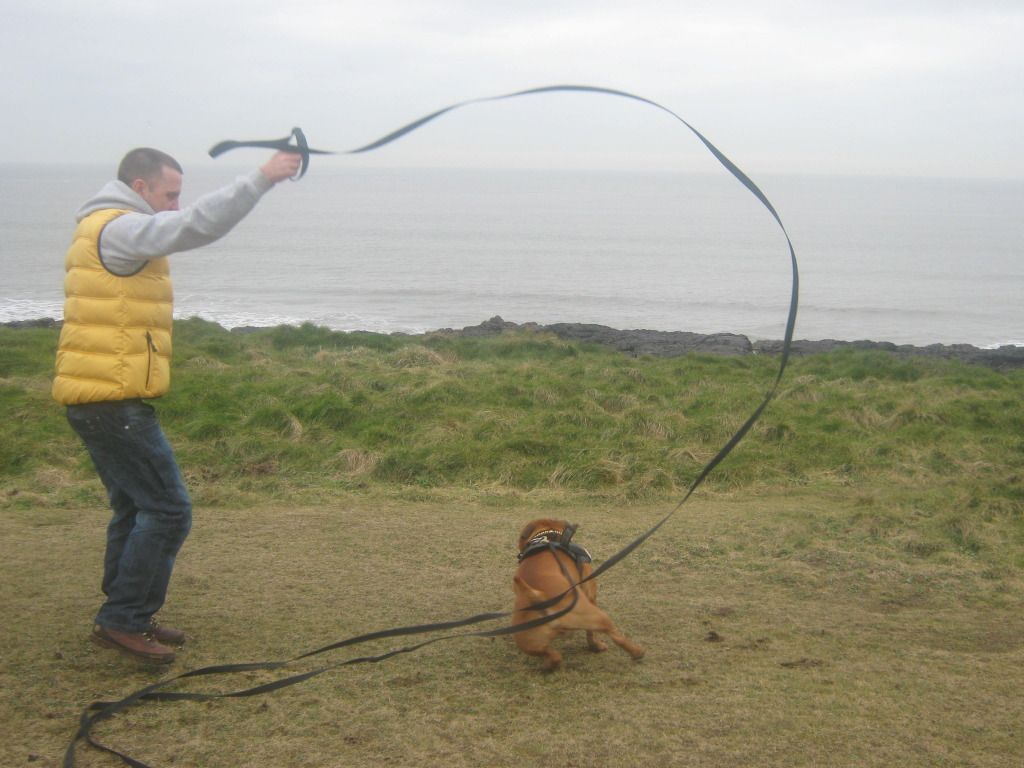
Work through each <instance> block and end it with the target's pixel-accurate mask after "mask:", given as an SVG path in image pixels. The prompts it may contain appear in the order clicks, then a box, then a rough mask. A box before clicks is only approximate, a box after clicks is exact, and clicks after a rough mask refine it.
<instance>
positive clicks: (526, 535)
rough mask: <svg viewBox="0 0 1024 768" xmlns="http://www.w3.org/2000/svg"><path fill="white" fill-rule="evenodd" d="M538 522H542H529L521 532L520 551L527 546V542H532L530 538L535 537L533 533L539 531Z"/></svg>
mask: <svg viewBox="0 0 1024 768" xmlns="http://www.w3.org/2000/svg"><path fill="white" fill-rule="evenodd" d="M538 522H540V521H538V520H531V521H530V522H528V523H527V524H526V526H525V527H524V528H523V530H522V531H520V532H519V548H520V549H522V548H523V547H524V546H525V545H526V542H528V541H529V540H530V537H531V536H532V535H533V532H534V531H535V530H537V523H538Z"/></svg>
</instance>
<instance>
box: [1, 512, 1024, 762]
mask: <svg viewBox="0 0 1024 768" xmlns="http://www.w3.org/2000/svg"><path fill="white" fill-rule="evenodd" d="M883 503H884V502H882V501H873V502H872V505H871V506H870V509H871V510H877V507H878V505H879V504H883ZM858 505H859V502H858V501H857V500H856V499H853V498H850V499H844V498H836V499H823V498H820V497H815V496H813V495H810V494H808V495H807V496H805V497H802V498H794V497H792V496H790V497H786V498H783V497H766V498H756V499H754V498H749V497H747V498H744V499H743V500H731V499H729V498H728V497H705V498H702V497H700V496H698V497H695V498H694V499H692V500H691V501H690V503H688V504H687V505H686V506H684V507H683V508H682V509H681V510H680V511H679V512H678V513H677V515H676V516H675V517H674V518H673V519H672V521H670V523H668V524H667V525H666V526H665V527H664V528H663V529H662V530H661V531H660V532H659V533H658V534H657V535H656V536H654V537H653V538H652V539H651V540H650V541H649V542H648V543H647V544H645V545H644V546H643V547H642V548H641V549H639V550H638V551H637V552H636V553H634V555H632V556H631V557H630V558H628V559H626V560H625V561H624V562H622V563H621V564H620V565H619V566H617V567H616V568H614V569H612V570H611V571H609V572H608V573H607V574H606V575H605V576H604V577H602V582H601V584H602V586H601V594H600V598H601V602H602V604H603V605H604V606H605V607H606V608H607V610H608V611H609V613H610V614H611V615H612V616H613V617H614V619H615V621H616V622H617V623H618V624H619V625H620V627H622V629H623V630H624V631H625V632H626V633H627V634H629V635H630V636H631V637H633V638H634V639H636V640H637V641H638V642H640V643H642V644H644V645H645V646H646V648H647V651H648V654H647V657H646V658H645V659H644V660H643V661H642V662H639V663H636V662H633V661H631V660H630V659H629V658H628V657H627V656H626V655H625V654H623V653H621V652H619V651H618V650H617V649H612V650H610V651H608V652H607V653H605V654H600V655H592V654H590V653H588V652H587V651H586V650H585V643H584V642H583V638H582V637H570V638H566V639H564V640H563V641H562V643H561V647H562V649H563V651H565V652H566V663H565V667H564V669H563V670H562V671H560V672H558V673H555V674H552V675H546V674H544V673H542V672H541V671H540V670H539V665H538V663H537V661H536V660H535V659H531V658H528V657H526V656H523V655H522V654H520V653H519V652H518V651H517V650H516V648H515V647H514V645H513V644H512V642H511V641H510V640H508V639H496V640H483V639H461V640H454V641H450V642H445V643H441V644H438V645H434V646H431V647H429V648H426V649H424V650H422V651H419V652H417V653H415V654H410V655H407V656H400V657H398V658H395V659H393V660H390V661H387V662H384V663H381V664H377V665H361V666H354V667H347V668H343V669H338V670H335V671H332V672H329V673H327V674H326V675H323V676H321V677H318V678H316V679H314V680H311V681H308V682H306V683H303V684H301V685H299V686H296V687H293V688H289V689H287V690H285V691H280V692H277V693H274V694H271V695H267V696H262V697H258V698H252V699H241V700H221V701H216V702H212V703H205V704H189V703H184V704H147V705H144V706H141V707H138V708H136V709H134V710H132V711H130V712H129V713H126V714H125V715H123V716H119V717H117V718H116V719H115V720H113V721H112V722H110V723H107V724H104V725H102V726H101V727H100V728H99V729H98V736H99V737H100V739H101V740H103V741H107V742H108V743H110V744H112V745H116V746H117V747H119V748H121V749H124V750H126V751H128V752H129V753H131V754H133V755H134V756H136V757H137V758H140V759H143V760H145V761H147V762H149V763H151V764H152V765H155V766H174V765H188V766H203V767H204V768H218V767H220V766H224V767H228V768H234V767H236V766H329V767H333V766H380V765H391V766H433V765H446V766H455V767H457V766H541V765H543V766H584V765H586V766H590V765H643V766H677V765H688V766H724V765H730V766H748V765H749V766H755V765H756V766H963V765H971V766H1017V765H1019V764H1020V762H1021V756H1022V755H1024V728H1022V727H1021V722H1022V714H1024V710H1022V705H1021V694H1020V692H1021V690H1024V611H1022V607H1024V589H1022V583H1021V578H1020V573H1019V572H1018V571H1016V570H1012V569H1003V570H1002V571H1000V572H997V573H993V572H992V571H991V569H986V567H985V566H984V565H983V564H982V563H980V562H978V561H977V560H976V559H974V558H972V557H971V556H969V555H968V554H964V553H958V552H956V551H952V550H950V549H945V550H942V551H938V552H936V551H932V550H928V551H924V550H922V551H921V552H915V550H914V547H912V546H909V545H907V546H902V545H901V544H900V543H899V542H900V536H901V533H900V531H899V530H898V525H896V526H893V525H889V526H888V527H886V526H885V525H882V522H883V517H884V516H883V515H882V514H881V511H874V512H873V513H872V515H873V516H872V517H871V519H867V520H864V521H863V522H862V523H860V524H859V527H858V526H852V527H849V526H848V527H846V528H843V529H842V530H838V526H833V528H834V530H833V531H832V532H831V534H830V535H827V536H826V535H822V533H821V532H822V530H823V529H826V528H829V527H830V525H831V524H832V523H834V522H835V521H836V520H839V519H844V520H849V519H854V518H856V516H857V511H858V509H859V506H858ZM666 511H667V509H666V508H665V506H660V505H657V506H646V507H642V506H638V507H628V508H621V507H617V508H601V507H593V506H583V505H582V504H581V503H579V502H573V501H566V500H565V498H564V497H559V496H557V495H555V496H551V497H550V498H548V499H547V500H546V501H545V502H537V503H536V504H535V503H534V502H532V501H531V500H530V498H529V497H508V496H506V497H501V498H497V497H494V499H492V501H491V503H487V501H486V500H485V499H477V500H474V499H472V498H453V499H452V500H450V501H446V502H441V501H415V500H407V499H403V498H400V497H399V496H390V497H385V496H377V497H370V498H368V497H359V496H352V497H345V498H338V499H337V500H335V501H334V502H333V503H332V504H331V505H330V506H328V507H319V508H303V509H296V508H289V507H280V506H267V507H262V508H256V509H230V508H228V509H223V508H219V509H216V510H212V511H207V510H203V509H197V512H196V524H195V528H194V531H193V534H192V536H191V538H190V539H189V541H188V542H187V544H186V547H185V549H184V551H183V553H182V555H181V557H180V560H179V565H178V569H177V571H176V575H175V581H174V583H173V584H172V594H171V600H170V602H169V604H168V606H167V608H166V610H165V611H164V614H163V618H164V620H165V621H166V622H167V623H170V624H175V625H179V626H184V627H186V628H187V629H188V630H189V631H190V632H191V633H192V634H193V635H194V637H193V639H192V640H191V641H190V643H189V644H188V646H187V647H186V648H185V649H184V650H183V651H182V652H181V653H180V661H179V662H178V663H177V664H176V666H175V669H176V670H177V671H183V670H185V669H190V668H196V667H200V666H205V665H209V664H214V663H224V662H240V661H254V660H267V659H281V658H287V657H290V656H292V655H294V654H296V653H298V652H301V651H305V650H309V649H312V648H316V647H320V646H322V645H325V644H328V643H330V642H332V641H335V640H337V639H341V638H343V637H346V636H348V635H351V634H355V633H358V632H363V631H367V630H372V629H379V628H382V627H388V626H394V625H399V624H412V623H418V622H428V621H434V620H439V619H450V618H456V617H461V616H466V615H470V614H473V613H477V612H479V611H483V610H497V609H507V608H509V607H510V606H511V597H512V591H511V587H510V579H511V574H512V571H513V570H514V566H515V560H514V540H515V536H516V532H517V531H518V529H519V527H520V526H521V525H522V523H523V522H525V521H526V520H528V519H529V518H530V517H532V516H535V513H537V512H543V513H544V514H545V515H549V514H553V515H556V516H561V517H566V518H568V519H570V520H573V521H575V522H578V523H581V528H580V531H579V533H578V534H577V539H578V540H579V541H580V542H581V543H583V544H585V545H586V546H587V547H588V548H589V549H590V550H591V551H592V552H593V553H594V554H595V556H596V558H597V559H598V560H599V561H600V560H601V559H603V558H604V557H607V556H608V555H609V554H611V553H612V552H613V551H615V550H616V549H617V548H618V547H619V546H621V545H623V544H624V543H625V542H627V541H628V540H629V539H630V538H631V537H632V536H633V535H635V534H637V533H638V532H640V531H641V530H643V529H645V528H646V527H647V526H648V525H649V524H651V523H652V522H653V521H655V520H656V519H658V518H659V517H660V516H661V515H663V514H664V513H665V512H666ZM3 514H4V518H5V519H4V521H3V525H2V527H0V548H2V560H0V583H2V590H3V591H2V604H0V611H2V615H3V616H4V621H5V625H6V626H5V632H4V633H3V635H2V639H0V653H2V657H3V663H2V669H0V675H2V680H0V696H2V699H0V722H3V723H4V725H3V730H4V734H5V736H4V739H3V740H2V742H0V764H2V765H5V766H7V765H9V766H19V765H33V766H55V765H59V762H60V758H61V755H62V753H63V750H64V748H65V746H66V744H67V742H68V740H69V739H70V737H71V735H72V733H73V732H74V730H75V727H76V721H77V717H78V715H79V713H80V712H81V710H82V708H83V707H85V706H86V705H87V704H88V703H89V702H91V701H93V700H95V699H106V698H120V697H122V696H125V695H127V694H128V693H130V692H132V691H133V690H135V689H137V688H140V687H142V686H144V685H146V684H148V683H151V682H153V681H155V680H156V679H158V677H159V674H160V673H154V672H151V671H146V670H144V669H141V668H139V667H136V666H135V665H133V664H131V663H129V662H127V661H125V660H124V659H122V658H120V657H118V656H116V655H114V654H112V653H110V652H108V651H102V650H99V649H96V648H94V647H93V646H91V645H90V644H89V643H88V642H87V640H86V637H87V633H88V629H89V625H90V620H91V616H92V613H93V612H94V610H95V608H96V605H97V599H98V588H97V587H98V579H99V565H100V557H101V546H102V536H103V527H104V526H105V523H106V513H105V512H104V511H103V510H102V509H99V508H88V509H55V508H45V507H40V508H36V509H32V510H23V509H18V510H14V509H8V510H6V511H5V512H4V513H3ZM879 526H881V528H879ZM878 530H885V531H888V533H890V534H891V536H890V537H882V538H878V537H877V536H872V535H871V532H872V531H876V532H877V531H878ZM904 538H907V537H904ZM911 538H912V537H911ZM904 543H906V542H904ZM911 543H912V542H911ZM396 644H397V643H387V642H383V643H377V644H374V645H372V646H363V647H361V648H359V649H354V650H353V651H351V652H349V653H348V655H352V656H355V655H362V654H363V653H365V652H367V651H371V650H372V651H383V650H385V649H387V648H389V647H392V646H393V645H396ZM343 658H346V654H345V653H342V652H337V653H335V654H332V655H329V656H328V657H327V658H323V659H322V660H323V661H326V660H328V659H330V660H340V659H343ZM317 663H319V662H317ZM304 668H308V665H307V666H297V667H296V671H298V670H299V669H304ZM269 677H270V675H269V674H254V675H251V676H236V677H234V678H225V679H216V678H215V679H209V680H205V681H202V682H195V683H190V684H188V686H187V689H189V690H231V689H234V688H242V687H246V686H248V685H251V684H253V682H254V681H257V680H259V681H262V680H266V679H269ZM116 764H117V763H116V762H115V761H114V760H112V759H111V758H109V757H106V756H103V755H101V754H98V753H96V752H93V751H91V750H88V749H81V750H80V751H79V755H78V761H77V765H79V766H83V767H86V766H110V765H116Z"/></svg>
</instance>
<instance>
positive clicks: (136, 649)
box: [92, 624, 174, 664]
mask: <svg viewBox="0 0 1024 768" xmlns="http://www.w3.org/2000/svg"><path fill="white" fill-rule="evenodd" d="M92 641H93V642H94V643H96V645H102V646H103V647H104V648H113V649H114V650H115V651H120V652H121V653H123V654H124V655H125V656H130V657H132V658H133V659H136V660H138V661H144V662H146V663H148V664H170V663H171V662H172V661H174V651H172V650H171V649H170V648H168V647H167V646H166V645H161V644H160V643H158V642H157V641H156V640H154V639H153V636H152V635H151V634H150V633H149V632H122V631H120V630H118V629H111V628H110V627H102V626H100V625H99V624H97V625H96V626H95V627H93V630H92Z"/></svg>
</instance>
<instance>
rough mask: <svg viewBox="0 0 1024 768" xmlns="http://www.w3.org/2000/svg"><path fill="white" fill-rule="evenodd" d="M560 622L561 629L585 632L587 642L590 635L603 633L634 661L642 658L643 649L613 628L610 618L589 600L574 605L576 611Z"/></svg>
mask: <svg viewBox="0 0 1024 768" xmlns="http://www.w3.org/2000/svg"><path fill="white" fill-rule="evenodd" d="M562 621H563V623H562V627H563V628H565V629H585V630H587V640H588V642H589V641H590V637H591V634H592V633H594V632H603V633H605V634H606V635H608V637H610V638H611V639H612V642H614V643H615V644H616V645H618V646H619V647H620V648H622V650H624V651H625V652H626V653H628V654H629V655H630V656H632V657H633V658H634V659H642V658H643V657H644V649H643V648H642V647H641V646H639V645H637V644H636V643H634V642H633V641H632V640H630V639H629V638H628V637H626V636H625V635H624V634H622V633H621V632H620V631H619V629H618V627H616V626H615V622H613V621H612V620H611V617H609V616H608V614H607V613H605V612H604V611H602V610H601V609H600V608H598V607H597V606H596V605H594V604H593V603H591V602H590V601H589V600H583V599H581V600H580V601H579V603H577V605H576V610H574V611H573V612H572V613H570V614H569V615H568V616H566V617H565V618H564V619H563V620H562ZM595 639H596V638H595ZM591 648H593V646H591ZM595 650H596V649H595Z"/></svg>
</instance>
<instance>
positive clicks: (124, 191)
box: [75, 181, 154, 221]
mask: <svg viewBox="0 0 1024 768" xmlns="http://www.w3.org/2000/svg"><path fill="white" fill-rule="evenodd" d="M110 208H118V209H120V210H127V211H136V212H138V213H149V214H152V213H153V212H154V211H153V209H152V208H150V207H149V203H147V202H146V201H145V200H143V199H142V197H140V196H139V194H138V193H137V192H136V191H135V190H134V189H132V188H131V187H129V186H128V185H127V184H125V183H124V182H123V181H108V182H107V184H106V185H105V186H104V187H103V189H101V190H100V191H99V192H97V193H96V194H95V195H93V196H92V197H91V198H90V199H89V200H88V201H86V202H85V204H83V205H82V207H81V208H79V209H78V212H77V213H75V221H81V220H82V219H84V218H85V217H86V216H88V215H89V214H90V213H95V212H96V211H103V210H108V209H110Z"/></svg>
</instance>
